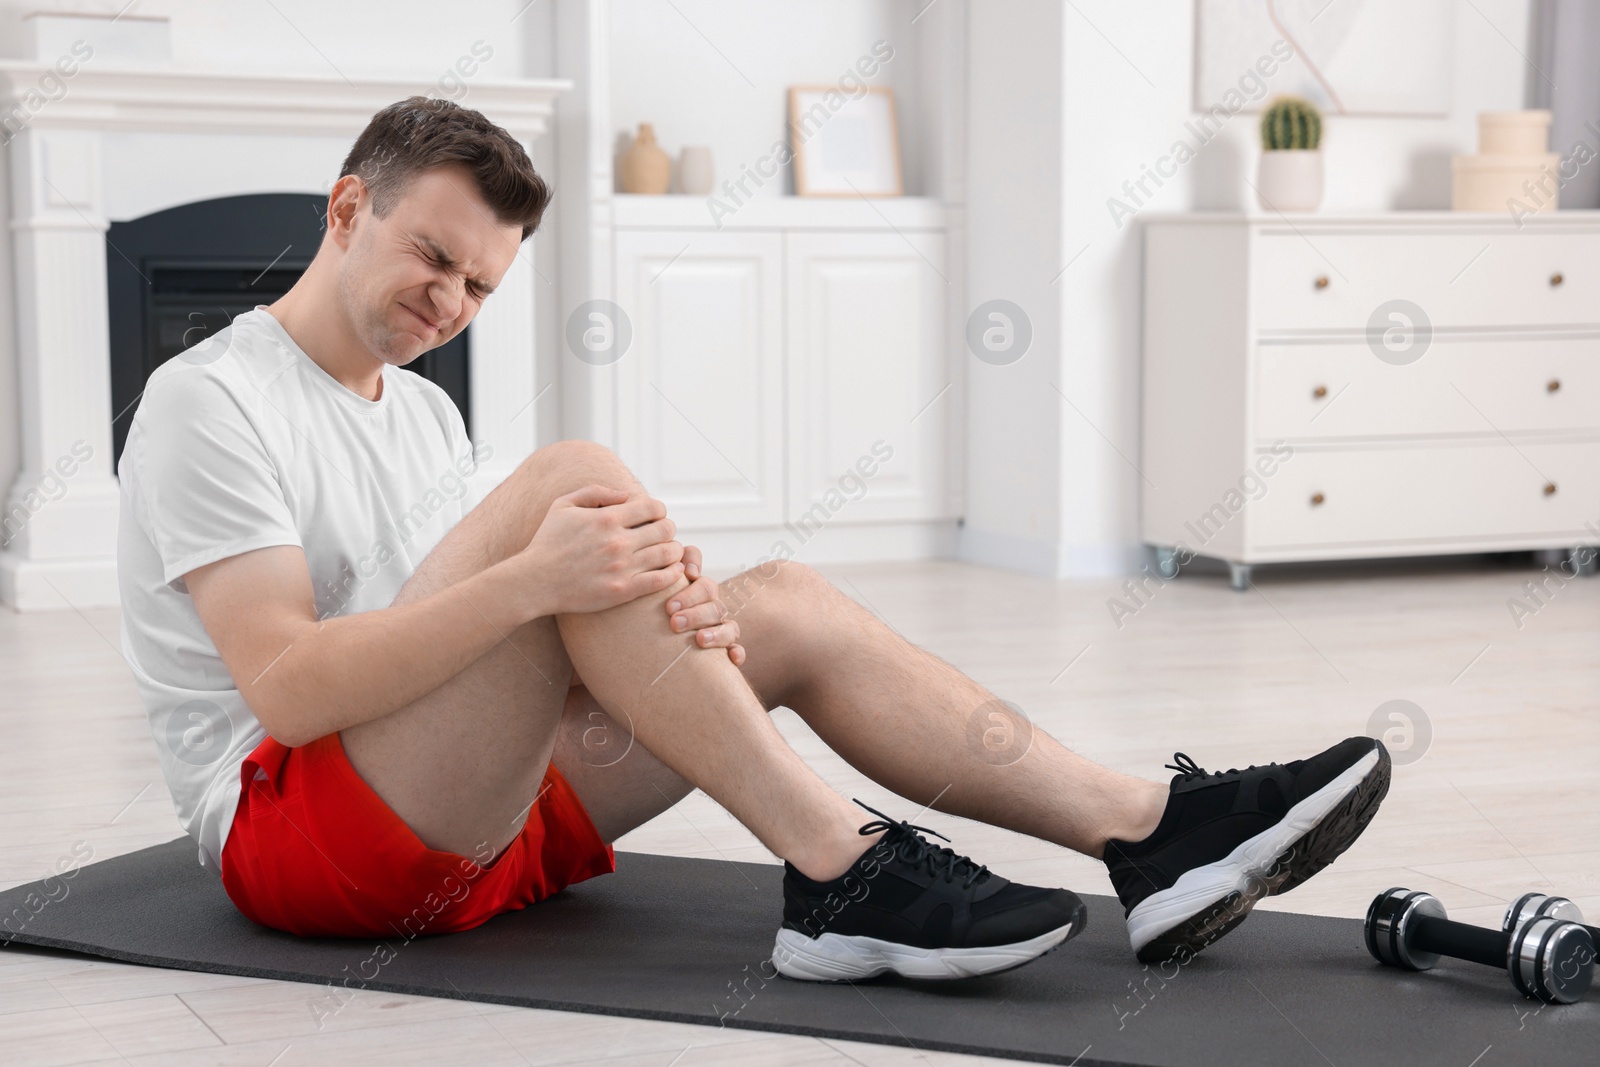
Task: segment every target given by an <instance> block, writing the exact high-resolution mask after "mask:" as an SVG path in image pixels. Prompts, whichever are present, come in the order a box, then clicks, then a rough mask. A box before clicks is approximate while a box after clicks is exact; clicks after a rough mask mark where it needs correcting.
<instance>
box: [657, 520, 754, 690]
mask: <svg viewBox="0 0 1600 1067" xmlns="http://www.w3.org/2000/svg"><path fill="white" fill-rule="evenodd" d="M700 563H701V559H700V549H699V548H697V547H696V546H694V545H684V546H683V573H684V574H686V575H687V576H688V577H689V578H691V579H692V581H691V582H690V584H689V587H688V588H687V589H685V590H683V592H681V593H680V594H678V595H677V596H675V597H673V598H672V599H671V600H669V601H667V614H668V615H669V616H670V619H669V625H671V627H672V630H673V632H674V633H686V632H688V631H689V630H694V631H695V635H694V643H695V644H696V645H698V646H699V647H700V648H725V649H727V650H728V658H729V659H731V660H733V665H734V666H735V667H742V666H744V646H743V645H741V644H739V624H738V623H737V622H735V621H734V620H733V619H731V618H729V617H728V606H727V605H726V604H724V603H723V602H722V592H721V590H720V589H719V588H718V586H717V583H716V580H715V579H712V578H708V577H706V576H705V574H704V572H703V571H702V570H701V566H700Z"/></svg>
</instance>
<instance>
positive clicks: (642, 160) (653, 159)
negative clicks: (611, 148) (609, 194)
mask: <svg viewBox="0 0 1600 1067" xmlns="http://www.w3.org/2000/svg"><path fill="white" fill-rule="evenodd" d="M617 176H618V177H619V178H620V179H621V180H622V191H623V192H625V193H643V194H645V195H650V196H659V195H660V194H662V193H664V192H666V191H667V187H668V186H669V185H671V184H672V159H671V158H670V157H669V156H668V155H667V153H666V152H664V151H662V149H661V146H660V145H658V144H656V131H655V129H654V127H652V126H651V125H650V124H649V123H648V122H642V123H640V124H639V135H638V136H637V137H635V138H634V139H633V144H631V145H629V146H628V150H627V151H626V152H624V153H622V158H621V159H620V160H619V161H618V163H617Z"/></svg>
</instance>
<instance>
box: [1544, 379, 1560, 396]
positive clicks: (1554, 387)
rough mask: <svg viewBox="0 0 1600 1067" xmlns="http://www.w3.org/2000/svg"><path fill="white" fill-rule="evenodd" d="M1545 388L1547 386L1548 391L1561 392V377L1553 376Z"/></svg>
mask: <svg viewBox="0 0 1600 1067" xmlns="http://www.w3.org/2000/svg"><path fill="white" fill-rule="evenodd" d="M1544 388H1545V392H1547V393H1559V392H1561V379H1560V378H1551V379H1550V381H1549V383H1548V384H1547V385H1546V386H1545V387H1544Z"/></svg>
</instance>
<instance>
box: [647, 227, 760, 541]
mask: <svg viewBox="0 0 1600 1067" xmlns="http://www.w3.org/2000/svg"><path fill="white" fill-rule="evenodd" d="M616 268H617V288H616V292H617V302H618V303H619V304H620V305H621V307H622V308H623V309H625V311H626V312H627V314H628V316H629V317H630V319H631V321H632V325H633V331H634V336H633V342H632V347H631V349H630V351H629V352H628V353H627V354H625V356H624V358H623V360H622V361H621V362H620V364H619V370H620V372H621V373H620V374H619V376H618V380H617V408H618V415H619V418H618V422H617V452H618V454H619V455H620V456H621V457H622V458H623V459H624V460H625V461H626V462H627V463H628V465H629V466H630V467H631V468H632V469H633V471H634V473H635V474H637V475H638V476H639V478H640V479H641V480H642V481H643V482H644V484H645V485H647V486H649V487H650V491H651V492H652V493H654V494H655V495H656V496H658V497H660V498H661V499H662V500H664V501H666V502H667V504H668V507H669V508H670V510H671V512H672V515H673V517H674V520H675V521H676V522H677V523H678V524H679V525H680V526H687V527H691V528H692V527H694V526H737V525H755V524H762V523H777V522H780V521H782V518H783V510H784V365H783V364H784V361H783V310H782V304H783V282H782V279H783V238H782V237H781V236H780V235H779V234H774V233H709V234H708V233H681V232H680V233H672V232H642V233H638V232H628V231H623V232H619V233H618V234H617V260H616Z"/></svg>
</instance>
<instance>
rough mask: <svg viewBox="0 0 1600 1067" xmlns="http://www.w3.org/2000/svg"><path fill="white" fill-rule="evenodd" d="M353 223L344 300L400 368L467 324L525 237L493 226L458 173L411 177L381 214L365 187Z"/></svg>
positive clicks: (358, 324) (342, 281)
mask: <svg viewBox="0 0 1600 1067" xmlns="http://www.w3.org/2000/svg"><path fill="white" fill-rule="evenodd" d="M353 180H354V179H353V178H346V179H341V181H353ZM337 203H338V194H337V191H336V196H335V204H336V207H335V210H336V211H337V210H338V208H337ZM350 227H351V228H350V231H349V235H348V243H347V244H346V246H345V253H344V255H343V257H341V259H340V262H339V273H338V277H339V296H340V299H341V300H342V301H343V303H344V307H345V310H346V312H347V314H348V315H349V316H350V321H351V324H352V325H353V326H354V328H355V331H356V334H357V335H358V336H359V337H360V338H361V341H362V343H363V344H365V346H366V347H367V350H368V351H370V352H371V353H372V354H373V355H374V356H376V357H378V358H379V359H381V360H383V361H384V362H385V363H392V364H394V365H395V366H397V367H401V366H404V365H405V364H407V363H410V362H411V361H412V360H413V359H416V358H417V357H418V356H420V355H422V353H424V352H426V351H428V350H429V349H433V348H438V347H439V346H440V345H442V344H444V343H445V342H446V341H448V340H450V339H451V338H452V337H454V336H455V335H456V334H458V333H460V332H461V331H462V330H464V329H466V328H467V323H469V322H471V321H472V317H473V316H474V315H476V314H477V313H478V308H479V307H481V306H482V305H483V301H484V299H485V298H486V297H487V296H488V295H489V293H491V292H493V291H494V289H495V287H496V286H498V285H499V284H500V280H501V278H503V277H504V276H505V273H506V271H507V270H508V269H509V268H510V266H511V262H512V260H513V259H514V258H515V257H516V254H517V248H518V245H519V244H520V243H521V240H522V228H521V227H520V226H507V225H504V224H502V223H499V222H497V221H495V217H494V212H493V211H491V210H490V209H489V205H488V204H487V203H485V202H484V199H483V196H482V194H481V193H479V192H478V187H477V183H476V181H475V180H474V179H473V177H472V175H471V173H470V172H468V171H467V170H466V169H464V168H461V167H441V168H437V169H434V170H429V171H425V172H423V173H422V174H419V175H417V176H416V177H415V178H413V179H412V181H411V183H410V185H409V186H407V188H406V190H405V193H404V195H403V196H402V197H401V199H400V201H399V202H398V203H397V204H395V206H394V209H393V210H392V211H390V212H389V216H388V217H387V218H382V219H380V218H378V217H377V216H376V215H374V214H373V213H372V206H371V198H370V196H369V195H366V194H365V192H364V191H363V195H362V200H361V206H360V208H359V210H358V211H357V213H356V215H355V217H354V218H353V219H352V220H351V223H350Z"/></svg>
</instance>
